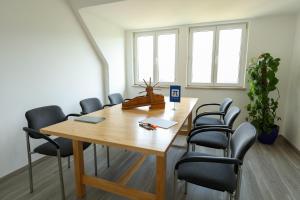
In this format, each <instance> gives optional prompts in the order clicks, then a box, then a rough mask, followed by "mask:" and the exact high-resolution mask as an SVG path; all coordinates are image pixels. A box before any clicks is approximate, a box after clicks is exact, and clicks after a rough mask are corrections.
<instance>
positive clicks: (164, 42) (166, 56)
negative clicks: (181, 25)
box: [157, 34, 176, 82]
mask: <svg viewBox="0 0 300 200" xmlns="http://www.w3.org/2000/svg"><path fill="white" fill-rule="evenodd" d="M157 45H158V46H157V51H158V52H157V56H158V58H157V59H158V70H159V71H158V74H159V78H158V80H159V81H160V82H174V81H175V49H176V34H168V35H159V36H158V42H157Z"/></svg>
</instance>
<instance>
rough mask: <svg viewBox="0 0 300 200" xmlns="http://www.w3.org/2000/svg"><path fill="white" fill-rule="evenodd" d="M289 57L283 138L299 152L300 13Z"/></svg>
mask: <svg viewBox="0 0 300 200" xmlns="http://www.w3.org/2000/svg"><path fill="white" fill-rule="evenodd" d="M291 49H293V54H292V56H291V61H292V62H291V66H292V68H291V71H290V78H289V80H290V82H289V87H288V95H287V100H286V105H287V106H286V113H285V118H286V123H285V128H284V136H285V137H286V138H287V139H288V140H289V141H290V142H291V143H292V144H293V145H294V146H295V147H296V148H297V149H298V150H300V120H299V113H300V89H299V86H300V56H299V55H300V13H299V14H298V16H297V23H296V34H295V37H294V46H293V48H291Z"/></svg>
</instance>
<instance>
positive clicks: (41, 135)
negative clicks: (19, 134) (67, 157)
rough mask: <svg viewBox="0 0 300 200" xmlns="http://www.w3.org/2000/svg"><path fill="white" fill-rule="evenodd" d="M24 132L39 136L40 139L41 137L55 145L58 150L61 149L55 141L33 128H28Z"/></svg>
mask: <svg viewBox="0 0 300 200" xmlns="http://www.w3.org/2000/svg"><path fill="white" fill-rule="evenodd" d="M23 130H24V131H25V132H26V133H28V134H35V135H38V136H39V137H41V138H42V139H44V140H46V141H48V142H49V143H50V144H52V145H54V146H55V148H56V149H59V145H58V144H57V143H56V142H55V141H54V140H52V139H51V138H50V137H48V136H46V135H44V134H42V133H41V132H39V131H37V130H34V129H32V128H28V127H24V128H23Z"/></svg>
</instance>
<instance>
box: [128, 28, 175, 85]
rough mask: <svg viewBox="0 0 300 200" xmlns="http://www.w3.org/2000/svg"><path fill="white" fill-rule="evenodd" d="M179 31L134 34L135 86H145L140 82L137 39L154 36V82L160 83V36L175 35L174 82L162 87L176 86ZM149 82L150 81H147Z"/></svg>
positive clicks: (153, 31) (162, 83)
mask: <svg viewBox="0 0 300 200" xmlns="http://www.w3.org/2000/svg"><path fill="white" fill-rule="evenodd" d="M178 32H179V31H178V29H164V30H151V31H141V32H133V65H134V67H133V70H134V85H140V84H144V82H143V81H139V69H138V65H137V64H138V60H137V59H138V56H137V53H138V52H137V38H138V37H140V36H150V35H151V36H153V77H152V80H151V81H152V82H158V81H159V70H158V69H159V66H158V36H159V35H167V34H175V66H174V81H173V82H161V81H159V85H160V86H169V85H171V84H174V83H175V82H176V80H177V67H178ZM145 81H149V80H145Z"/></svg>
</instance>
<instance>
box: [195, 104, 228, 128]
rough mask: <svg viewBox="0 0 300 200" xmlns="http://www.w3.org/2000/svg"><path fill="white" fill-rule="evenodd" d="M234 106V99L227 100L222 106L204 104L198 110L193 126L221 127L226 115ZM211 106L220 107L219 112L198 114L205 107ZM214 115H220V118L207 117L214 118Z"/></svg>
mask: <svg viewBox="0 0 300 200" xmlns="http://www.w3.org/2000/svg"><path fill="white" fill-rule="evenodd" d="M231 104H232V99H230V98H225V99H224V100H223V102H222V103H221V104H219V103H208V104H203V105H201V106H199V107H198V108H197V110H196V117H195V118H194V120H193V125H194V126H201V125H220V124H224V123H223V119H224V116H225V115H226V113H227V111H228V109H229V107H230V105H231ZM211 105H216V106H219V111H215V112H204V113H200V114H198V112H199V110H200V109H201V108H203V107H206V106H211ZM212 115H219V116H220V118H219V119H217V118H213V117H207V116H212Z"/></svg>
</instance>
